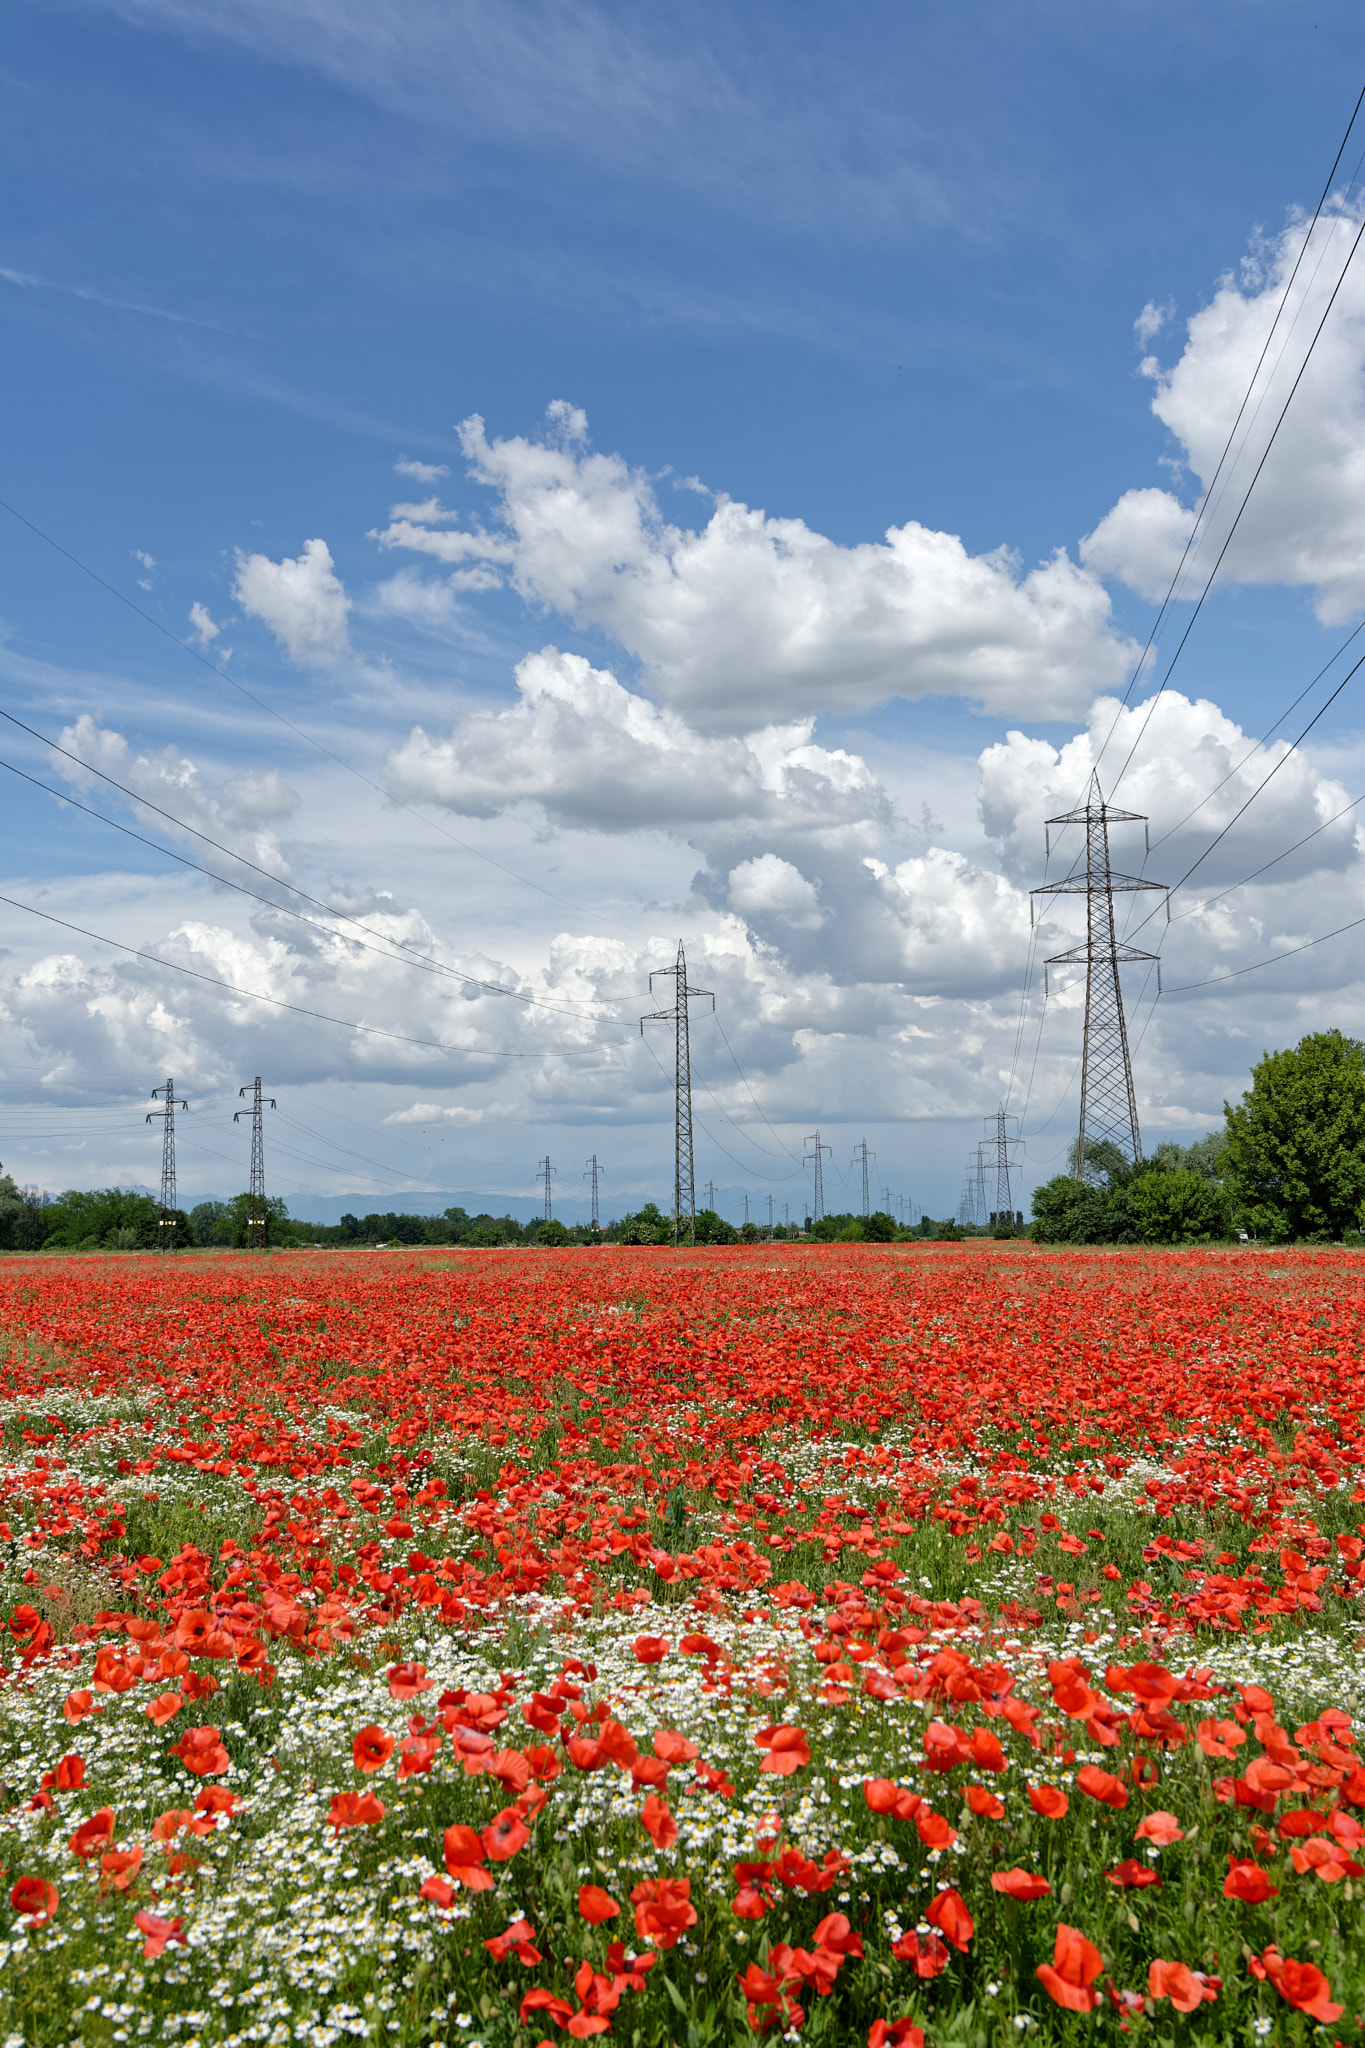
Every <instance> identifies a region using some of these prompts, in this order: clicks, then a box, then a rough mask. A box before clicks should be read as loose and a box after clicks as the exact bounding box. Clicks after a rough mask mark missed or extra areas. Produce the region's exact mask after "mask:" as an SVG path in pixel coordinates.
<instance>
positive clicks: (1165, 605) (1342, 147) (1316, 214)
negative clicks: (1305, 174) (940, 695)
mask: <svg viewBox="0 0 1365 2048" xmlns="http://www.w3.org/2000/svg"><path fill="white" fill-rule="evenodd" d="M1362 105H1365V86H1363V87H1362V88H1361V91H1360V95H1359V97H1358V98H1357V100H1356V103H1355V105H1354V107H1352V109H1351V118H1350V120H1349V121H1348V122H1347V123H1346V128H1345V132H1344V133H1343V135H1342V138H1341V141H1340V143H1339V144H1338V147H1337V153H1336V155H1335V157H1334V158H1333V159H1332V168H1331V170H1330V171H1329V172H1328V173H1327V177H1326V181H1325V182H1324V184H1323V188H1322V191H1321V193H1320V194H1319V197H1318V203H1317V205H1316V206H1315V207H1314V209H1313V218H1312V220H1311V221H1310V222H1309V224H1308V230H1307V232H1306V234H1305V235H1304V238H1303V246H1302V247H1301V248H1300V250H1299V253H1298V256H1297V257H1296V259H1295V262H1294V268H1293V270H1292V271H1291V272H1290V275H1289V279H1288V282H1287V283H1286V285H1285V288H1284V291H1283V293H1282V294H1281V296H1280V302H1279V304H1278V306H1277V307H1276V309H1275V317H1274V319H1273V320H1272V321H1271V323H1270V327H1269V330H1268V331H1267V334H1266V338H1265V342H1264V344H1263V345H1262V348H1261V353H1260V355H1259V356H1258V357H1257V359H1256V367H1255V369H1254V370H1253V371H1252V373H1251V376H1250V378H1249V380H1248V382H1247V388H1246V391H1245V393H1244V395H1243V398H1242V402H1241V404H1240V405H1239V406H1238V408H1237V417H1236V418H1235V419H1234V421H1233V423H1232V425H1231V427H1230V428H1229V429H1228V437H1227V440H1226V441H1225V442H1224V444H1223V449H1222V453H1221V454H1220V455H1219V457H1218V465H1217V467H1216V469H1215V470H1214V473H1213V476H1212V479H1211V480H1210V483H1209V487H1208V490H1207V491H1206V492H1205V494H1204V500H1203V503H1202V505H1201V506H1200V508H1199V511H1198V513H1197V515H1196V517H1195V522H1194V525H1193V526H1192V527H1191V528H1190V532H1189V538H1188V539H1187V540H1186V542H1185V546H1184V549H1183V550H1182V552H1181V556H1180V560H1179V562H1178V563H1177V564H1176V569H1175V574H1174V575H1173V576H1172V578H1171V582H1170V588H1169V589H1168V590H1167V592H1166V595H1165V597H1164V598H1163V599H1162V601H1161V607H1160V610H1159V611H1158V612H1157V615H1156V618H1155V619H1154V620H1153V622H1152V628H1151V631H1150V632H1149V633H1148V635H1147V644H1146V646H1145V647H1144V648H1143V650H1142V653H1141V654H1140V655H1139V657H1138V659H1137V662H1136V663H1135V665H1134V668H1133V673H1132V675H1131V676H1130V677H1129V680H1128V687H1127V689H1126V690H1125V691H1124V693H1123V698H1122V701H1121V703H1120V705H1119V709H1118V711H1117V712H1116V713H1115V715H1114V721H1113V724H1112V725H1111V726H1110V728H1109V731H1108V733H1107V734H1106V735H1105V738H1104V742H1103V744H1102V745H1101V747H1100V751H1099V754H1098V755H1097V756H1096V758H1095V761H1094V764H1093V765H1094V767H1096V768H1098V767H1099V765H1100V761H1101V760H1102V759H1103V758H1104V753H1105V749H1106V748H1107V747H1108V745H1109V742H1110V740H1111V739H1112V738H1113V737H1114V734H1115V732H1116V731H1117V730H1118V722H1119V718H1120V716H1121V715H1122V713H1123V710H1124V708H1125V707H1126V705H1127V703H1128V700H1129V698H1130V697H1131V696H1132V693H1133V688H1134V685H1135V684H1136V682H1137V680H1138V677H1139V676H1140V675H1141V674H1142V672H1143V669H1144V667H1145V666H1146V662H1147V656H1148V655H1149V654H1150V653H1151V651H1152V647H1153V644H1154V642H1155V640H1156V636H1157V633H1158V632H1159V630H1160V627H1161V622H1162V620H1163V618H1164V617H1165V616H1166V613H1167V611H1168V609H1169V608H1170V606H1171V604H1172V602H1173V600H1174V597H1175V593H1176V589H1177V588H1178V586H1179V583H1180V579H1181V576H1182V575H1183V574H1184V569H1185V563H1186V560H1187V559H1188V557H1189V554H1190V551H1191V549H1192V548H1193V547H1194V546H1195V537H1196V535H1197V534H1200V529H1201V526H1205V524H1206V520H1205V515H1206V513H1207V512H1208V511H1209V508H1210V505H1211V502H1212V498H1213V493H1214V491H1215V490H1216V488H1217V485H1218V479H1219V477H1220V476H1221V475H1222V472H1223V464H1224V463H1225V462H1226V461H1227V459H1228V455H1229V453H1230V451H1231V448H1232V444H1233V442H1234V441H1235V439H1236V438H1237V429H1238V427H1239V426H1240V425H1241V423H1242V415H1243V414H1244V413H1245V411H1246V409H1247V406H1248V405H1249V404H1250V402H1251V394H1252V392H1253V391H1254V390H1255V388H1256V379H1257V378H1258V377H1259V376H1260V374H1261V366H1262V364H1263V363H1264V362H1265V359H1266V355H1267V353H1268V351H1269V348H1270V344H1271V342H1272V340H1273V339H1274V336H1275V330H1276V328H1277V327H1278V326H1279V324H1280V319H1281V316H1282V315H1283V313H1284V309H1285V306H1286V305H1287V304H1288V302H1289V294H1290V292H1291V291H1292V290H1293V287H1294V280H1295V278H1297V276H1298V274H1299V267H1300V265H1301V264H1302V262H1303V259H1304V257H1305V255H1306V254H1307V252H1308V245H1309V243H1310V242H1311V240H1312V238H1313V230H1314V228H1315V227H1316V226H1317V224H1318V221H1319V220H1320V219H1321V217H1322V209H1323V207H1324V206H1325V205H1326V204H1327V198H1328V194H1329V193H1330V192H1331V189H1332V180H1333V179H1334V178H1335V177H1336V174H1337V169H1338V166H1339V165H1340V163H1341V159H1342V157H1343V156H1344V155H1345V153H1346V145H1347V143H1348V142H1349V141H1350V139H1351V130H1352V129H1353V128H1354V127H1355V124H1356V120H1357V118H1358V116H1359V114H1360V109H1361V107H1362ZM1353 182H1354V180H1353ZM1352 253H1354V251H1353V252H1352ZM1346 260H1347V264H1348V265H1349V263H1350V257H1349V256H1348V258H1347V259H1346ZM1342 275H1343V276H1344V275H1345V270H1343V272H1342ZM1335 296H1336V295H1335V293H1334V294H1333V297H1335ZM1329 310H1330V308H1329ZM1324 317H1325V316H1324ZM1316 338H1317V337H1316V336H1315V337H1314V341H1316ZM1309 354H1310V355H1311V354H1312V344H1310V347H1309ZM1304 363H1305V366H1306V364H1307V357H1305V358H1304ZM1302 374H1303V371H1302V369H1301V370H1300V372H1299V375H1300V376H1302ZM1295 388H1296V389H1297V379H1296V380H1295ZM1290 397H1291V398H1292V397H1293V392H1291V393H1290ZM1281 418H1283V414H1281ZM1278 431H1279V429H1278V425H1277V427H1276V432H1278ZM1271 438H1272V440H1273V438H1274V436H1273V435H1272V437H1271ZM1266 452H1267V454H1268V453H1269V448H1267V450H1266ZM1262 460H1264V457H1263V458H1262ZM1256 474H1257V476H1259V475H1260V470H1259V469H1258V470H1257V472H1256ZM1255 481H1256V478H1255V477H1253V478H1252V484H1253V485H1254V483H1255ZM1250 494H1251V487H1250V486H1248V490H1247V496H1248V497H1249V496H1250ZM1245 502H1246V501H1245V499H1244V500H1243V507H1244V508H1245ZM1237 516H1238V518H1239V519H1240V517H1241V513H1240V512H1239V513H1238V515H1237ZM1230 538H1231V535H1229V539H1230ZM1201 539H1202V536H1201ZM1224 552H1226V545H1225V548H1224ZM1221 561H1222V555H1221V554H1220V555H1219V558H1218V562H1221ZM1218 562H1216V563H1215V564H1214V568H1213V574H1212V575H1210V577H1209V582H1208V584H1206V585H1205V588H1204V597H1206V596H1207V595H1208V590H1209V586H1210V585H1211V584H1212V582H1213V576H1214V575H1216V574H1217V571H1218ZM1204 597H1201V598H1200V600H1199V605H1198V606H1197V607H1196V610H1195V615H1194V616H1195V617H1197V616H1198V612H1199V609H1200V608H1201V607H1202V605H1203V602H1204ZM1193 625H1194V617H1192V618H1191V619H1190V621H1189V624H1188V625H1187V626H1186V629H1185V633H1184V635H1183V636H1182V638H1181V642H1180V647H1179V648H1177V650H1176V655H1175V657H1174V659H1173V660H1172V662H1171V668H1169V669H1167V671H1166V676H1165V679H1164V680H1163V682H1162V685H1161V688H1162V689H1163V690H1164V689H1165V687H1166V683H1167V682H1169V680H1170V675H1171V669H1173V668H1174V667H1175V662H1176V660H1178V659H1179V656H1180V649H1181V648H1183V647H1184V644H1185V641H1186V640H1187V639H1188V638H1189V634H1190V629H1191V628H1192V627H1193ZM1158 695H1160V691H1159V692H1158ZM1143 730H1144V731H1145V730H1146V727H1145V724H1144V727H1143ZM1139 738H1141V734H1139ZM1131 758H1132V756H1131V754H1130V755H1129V759H1130V760H1131ZM1125 766H1126V764H1125ZM1119 779H1120V780H1121V779H1122V771H1120V778H1119ZM1117 787H1118V782H1117V781H1116V782H1115V784H1114V788H1115V789H1117Z"/></svg>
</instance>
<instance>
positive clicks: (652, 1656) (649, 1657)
mask: <svg viewBox="0 0 1365 2048" xmlns="http://www.w3.org/2000/svg"><path fill="white" fill-rule="evenodd" d="M634 1648H635V1654H636V1656H637V1657H638V1658H639V1660H640V1662H641V1663H642V1664H662V1662H663V1660H664V1658H665V1657H666V1656H667V1655H668V1637H667V1636H636V1638H635V1644H634Z"/></svg>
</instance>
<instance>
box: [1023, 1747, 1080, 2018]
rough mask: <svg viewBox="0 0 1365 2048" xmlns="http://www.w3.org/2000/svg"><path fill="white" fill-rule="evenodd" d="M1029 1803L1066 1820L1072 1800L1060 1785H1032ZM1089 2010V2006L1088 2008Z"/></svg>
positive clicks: (1047, 1814) (1045, 1815)
mask: <svg viewBox="0 0 1365 2048" xmlns="http://www.w3.org/2000/svg"><path fill="white" fill-rule="evenodd" d="M1028 1803H1029V1805H1030V1806H1031V1807H1032V1808H1033V1811H1034V1812H1035V1813H1041V1815H1042V1816H1043V1819H1044V1820H1064V1819H1065V1818H1066V1814H1067V1810H1068V1808H1069V1807H1070V1805H1071V1801H1070V1800H1069V1799H1068V1798H1067V1796H1066V1794H1065V1792H1063V1791H1062V1789H1061V1787H1060V1786H1058V1785H1030V1786H1029V1788H1028ZM1086 2009H1087V2011H1088V2010H1089V2008H1088V2007H1087V2008H1086Z"/></svg>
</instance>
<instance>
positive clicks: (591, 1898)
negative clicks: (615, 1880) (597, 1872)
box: [578, 1884, 621, 1927]
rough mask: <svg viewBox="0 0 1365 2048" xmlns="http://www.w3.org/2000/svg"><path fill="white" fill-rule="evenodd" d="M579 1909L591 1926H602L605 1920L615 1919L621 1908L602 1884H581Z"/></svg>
mask: <svg viewBox="0 0 1365 2048" xmlns="http://www.w3.org/2000/svg"><path fill="white" fill-rule="evenodd" d="M578 1910H579V1912H580V1913H581V1914H582V1915H583V1918H584V1919H585V1920H586V1921H587V1922H588V1924H589V1926H591V1927H600V1926H601V1925H602V1922H603V1921H604V1920H614V1919H615V1918H616V1916H617V1914H618V1913H619V1912H620V1910H621V1908H620V1907H619V1906H618V1905H617V1903H616V1901H615V1899H614V1898H613V1897H612V1896H611V1894H610V1892H604V1891H603V1889H602V1887H601V1885H600V1884H581V1885H580V1886H579V1887H578Z"/></svg>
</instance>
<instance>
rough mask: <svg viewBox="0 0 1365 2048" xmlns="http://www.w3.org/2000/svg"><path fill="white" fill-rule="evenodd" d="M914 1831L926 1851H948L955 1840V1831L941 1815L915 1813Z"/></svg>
mask: <svg viewBox="0 0 1365 2048" xmlns="http://www.w3.org/2000/svg"><path fill="white" fill-rule="evenodd" d="M915 1829H916V1832H917V1833H918V1835H919V1838H920V1840H921V1841H922V1842H923V1844H924V1846H925V1848H926V1849H949V1848H951V1847H952V1845H953V1843H954V1842H955V1841H956V1840H957V1829H956V1828H954V1827H950V1826H949V1825H948V1823H947V1821H946V1820H945V1819H944V1818H943V1815H942V1814H941V1813H927V1812H925V1813H917V1814H916V1815H915Z"/></svg>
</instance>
